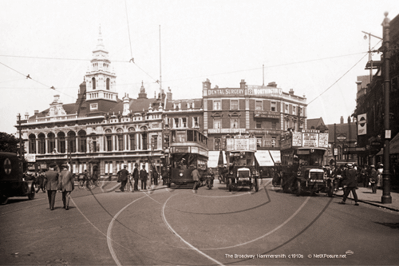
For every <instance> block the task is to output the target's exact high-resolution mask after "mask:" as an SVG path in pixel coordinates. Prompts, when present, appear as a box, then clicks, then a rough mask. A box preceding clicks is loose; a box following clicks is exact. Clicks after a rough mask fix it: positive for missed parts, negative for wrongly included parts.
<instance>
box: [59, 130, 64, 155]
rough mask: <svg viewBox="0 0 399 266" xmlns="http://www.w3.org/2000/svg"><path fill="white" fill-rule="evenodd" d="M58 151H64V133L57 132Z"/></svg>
mask: <svg viewBox="0 0 399 266" xmlns="http://www.w3.org/2000/svg"><path fill="white" fill-rule="evenodd" d="M57 137H58V152H60V153H65V133H64V132H58V134H57Z"/></svg>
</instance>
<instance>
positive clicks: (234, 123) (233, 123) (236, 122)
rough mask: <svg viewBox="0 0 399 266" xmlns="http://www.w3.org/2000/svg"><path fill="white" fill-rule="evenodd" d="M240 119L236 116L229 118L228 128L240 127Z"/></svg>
mask: <svg viewBox="0 0 399 266" xmlns="http://www.w3.org/2000/svg"><path fill="white" fill-rule="evenodd" d="M239 122H240V120H239V119H238V118H232V119H230V128H240V123H239Z"/></svg>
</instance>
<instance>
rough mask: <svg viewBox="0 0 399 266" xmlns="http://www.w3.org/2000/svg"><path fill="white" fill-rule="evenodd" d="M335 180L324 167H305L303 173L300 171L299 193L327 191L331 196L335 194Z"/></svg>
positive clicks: (298, 180)
mask: <svg viewBox="0 0 399 266" xmlns="http://www.w3.org/2000/svg"><path fill="white" fill-rule="evenodd" d="M333 189H334V187H333V181H332V180H331V178H329V177H328V176H327V174H326V172H325V171H324V170H323V169H314V168H313V169H312V168H310V169H306V170H305V169H304V171H303V174H301V172H300V171H299V172H298V178H297V195H298V196H300V195H301V193H302V192H304V191H306V192H309V193H310V194H315V193H319V192H324V193H327V195H328V196H329V197H332V196H333Z"/></svg>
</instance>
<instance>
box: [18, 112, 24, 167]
mask: <svg viewBox="0 0 399 266" xmlns="http://www.w3.org/2000/svg"><path fill="white" fill-rule="evenodd" d="M17 119H18V131H19V156H20V158H21V159H22V157H23V147H22V135H21V134H22V129H21V114H20V113H18V115H17Z"/></svg>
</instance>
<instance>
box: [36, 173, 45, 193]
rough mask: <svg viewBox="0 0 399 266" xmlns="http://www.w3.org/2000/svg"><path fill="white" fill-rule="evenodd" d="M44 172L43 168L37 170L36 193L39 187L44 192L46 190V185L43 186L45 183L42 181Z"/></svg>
mask: <svg viewBox="0 0 399 266" xmlns="http://www.w3.org/2000/svg"><path fill="white" fill-rule="evenodd" d="M44 180H45V178H44V172H43V170H40V172H39V176H38V177H37V190H36V193H38V192H39V191H40V189H41V190H42V191H43V193H44V192H46V187H45V183H44Z"/></svg>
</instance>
